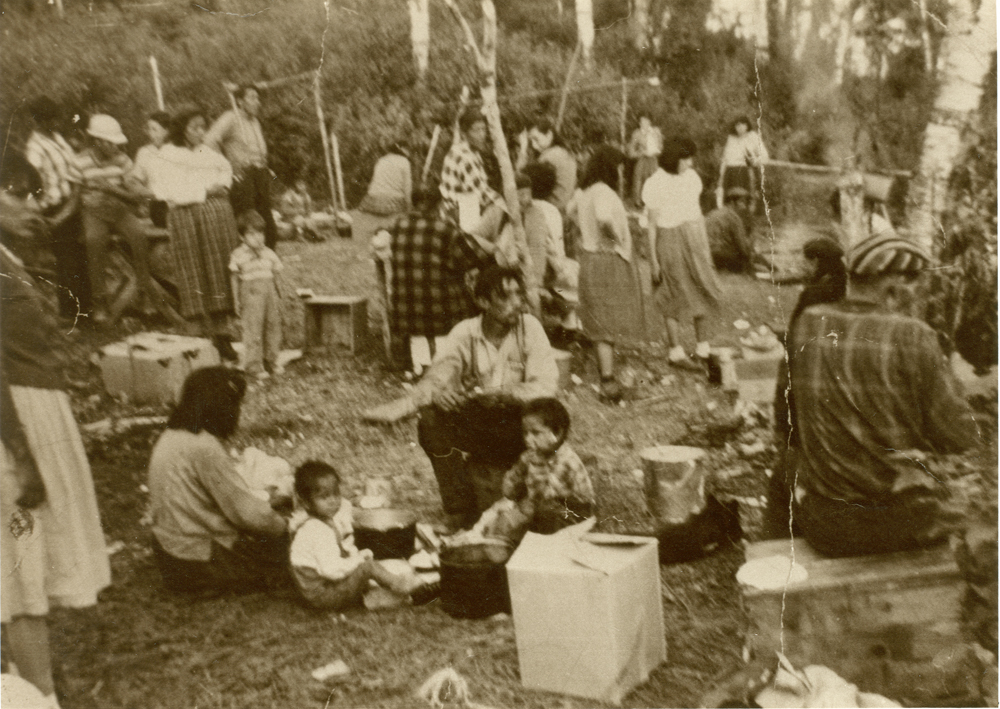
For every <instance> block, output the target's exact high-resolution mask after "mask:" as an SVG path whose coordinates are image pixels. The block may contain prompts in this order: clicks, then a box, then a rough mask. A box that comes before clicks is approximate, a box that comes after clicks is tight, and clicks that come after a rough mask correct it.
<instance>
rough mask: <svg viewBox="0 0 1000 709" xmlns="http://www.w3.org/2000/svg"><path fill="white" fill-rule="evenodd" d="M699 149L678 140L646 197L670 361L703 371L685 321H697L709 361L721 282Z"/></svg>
mask: <svg viewBox="0 0 1000 709" xmlns="http://www.w3.org/2000/svg"><path fill="white" fill-rule="evenodd" d="M695 152H696V148H695V145H694V143H693V142H692V141H691V140H688V139H686V138H680V139H673V140H671V141H669V142H668V144H667V145H666V146H665V147H664V150H663V153H662V154H661V155H660V169H659V170H657V171H656V172H655V173H654V174H653V176H652V177H650V178H649V179H648V180H646V185H645V187H644V188H643V190H642V201H643V203H644V204H645V205H646V210H647V217H648V220H649V226H648V230H649V251H650V266H651V269H652V276H653V283H657V284H659V285H658V289H657V292H656V302H657V304H658V305H659V307H660V308H661V310H662V312H663V315H664V317H665V319H666V324H667V339H668V340H669V344H670V353H669V360H670V363H671V364H672V365H674V366H677V367H682V368H685V369H695V370H701V369H702V368H703V364H698V363H696V362H693V361H692V360H691V359H689V358H688V355H687V354H686V353H685V351H684V347H683V346H682V345H681V339H680V324H679V323H680V321H681V320H687V319H691V320H692V321H693V323H694V331H695V339H696V341H697V345H696V348H695V355H696V356H697V357H698V358H699V359H702V360H706V359H708V356H709V354H710V345H709V343H708V339H707V332H706V327H705V318H706V317H707V316H709V315H713V314H715V313H716V312H717V311H718V309H719V294H720V290H719V282H718V279H717V278H716V275H715V269H714V268H713V266H712V252H711V249H710V248H709V244H708V235H707V234H706V232H705V219H704V217H703V216H702V213H701V205H700V203H699V198H700V197H701V191H702V183H701V177H699V175H698V173H697V172H695V170H694V155H695Z"/></svg>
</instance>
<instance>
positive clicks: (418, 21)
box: [406, 0, 431, 81]
mask: <svg viewBox="0 0 1000 709" xmlns="http://www.w3.org/2000/svg"><path fill="white" fill-rule="evenodd" d="M406 4H407V6H408V7H409V9H410V43H411V44H412V45H413V64H414V66H416V68H417V80H418V81H423V80H424V79H425V78H426V77H427V66H428V64H429V63H430V52H431V9H430V0H406Z"/></svg>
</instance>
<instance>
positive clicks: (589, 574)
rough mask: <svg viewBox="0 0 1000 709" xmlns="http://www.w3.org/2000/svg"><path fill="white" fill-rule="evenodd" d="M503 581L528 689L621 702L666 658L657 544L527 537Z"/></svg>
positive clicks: (646, 540) (600, 536)
mask: <svg viewBox="0 0 1000 709" xmlns="http://www.w3.org/2000/svg"><path fill="white" fill-rule="evenodd" d="M588 539H591V540H593V542H591V541H587V540H588ZM507 582H508V585H509V586H510V600H511V609H512V613H513V616H514V633H515V635H516V639H517V657H518V662H519V664H520V668H521V683H522V684H523V685H524V686H525V687H527V688H529V689H540V690H545V691H549V692H559V693H561V694H572V695H576V696H579V697H587V698H590V699H596V700H600V701H602V702H610V703H613V704H620V703H621V700H622V698H623V697H624V696H625V695H626V694H627V693H628V692H629V691H631V690H632V689H633V688H634V687H636V686H637V685H639V684H641V683H643V682H645V681H646V680H647V679H648V678H649V674H650V672H652V670H653V669H654V668H656V667H657V666H658V665H659V664H660V663H662V662H665V661H666V659H667V645H666V638H665V635H664V631H663V601H662V597H661V595H660V564H659V555H658V553H657V541H656V539H653V538H648V537H625V536H620V535H609V534H592V535H585V536H584V537H583V538H582V539H576V538H574V537H573V536H572V535H564V534H561V533H560V534H554V535H548V536H543V535H540V534H531V533H529V534H528V535H527V536H526V537H525V538H524V541H523V542H521V545H520V546H519V547H518V549H517V551H516V552H514V555H513V556H512V557H511V558H510V561H508V562H507Z"/></svg>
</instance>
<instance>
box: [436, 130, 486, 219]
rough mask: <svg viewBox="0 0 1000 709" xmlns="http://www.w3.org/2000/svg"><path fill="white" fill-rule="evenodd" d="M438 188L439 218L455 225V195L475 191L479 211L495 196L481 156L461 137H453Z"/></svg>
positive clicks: (456, 205) (456, 198)
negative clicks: (439, 196) (439, 197)
mask: <svg viewBox="0 0 1000 709" xmlns="http://www.w3.org/2000/svg"><path fill="white" fill-rule="evenodd" d="M438 189H439V190H440V191H441V207H440V214H441V217H442V218H443V219H447V220H448V221H451V222H454V223H455V224H458V198H459V197H460V196H461V195H463V194H469V193H470V192H475V193H478V195H479V210H480V211H482V210H483V209H484V208H485V207H487V206H488V205H489V204H491V203H492V202H494V201H496V200H497V199H499V195H498V194H497V193H496V192H495V191H494V190H493V188H491V187H490V186H489V184H488V182H487V179H486V170H485V168H484V167H483V158H482V156H481V155H480V154H479V153H477V152H476V151H475V150H473V149H472V146H470V145H469V143H468V141H466V140H465V138H459V139H458V140H456V141H455V144H454V145H452V146H451V150H449V151H448V154H447V155H445V157H444V164H443V165H442V167H441V184H440V185H439V187H438Z"/></svg>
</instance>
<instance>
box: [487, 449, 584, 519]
mask: <svg viewBox="0 0 1000 709" xmlns="http://www.w3.org/2000/svg"><path fill="white" fill-rule="evenodd" d="M503 495H504V497H506V498H508V499H511V500H521V499H522V498H525V497H527V498H528V500H529V501H530V502H532V503H534V504H536V505H537V504H538V503H539V502H543V501H545V502H551V501H553V500H572V501H574V502H580V503H587V502H589V503H591V504H593V503H594V486H593V484H591V482H590V474H589V473H588V472H587V468H586V467H585V466H584V465H583V461H581V460H580V456H578V455H577V454H576V451H574V450H573V449H572V448H570V447H569V445H567V444H565V443H564V444H563V445H561V446H559V448H557V449H556V451H555V452H554V453H553V454H552V455H550V456H547V457H546V456H544V455H542V454H541V453H538V452H536V451H530V450H528V451H525V452H524V453H522V454H521V458H520V460H518V461H517V463H515V464H514V467H513V468H511V469H510V470H508V471H507V474H506V475H504V478H503Z"/></svg>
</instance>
